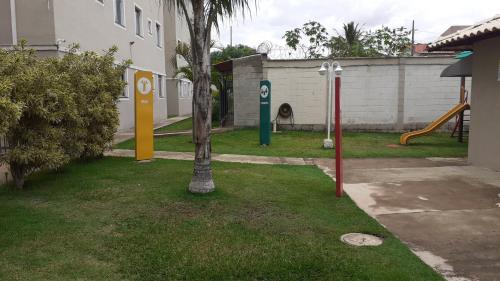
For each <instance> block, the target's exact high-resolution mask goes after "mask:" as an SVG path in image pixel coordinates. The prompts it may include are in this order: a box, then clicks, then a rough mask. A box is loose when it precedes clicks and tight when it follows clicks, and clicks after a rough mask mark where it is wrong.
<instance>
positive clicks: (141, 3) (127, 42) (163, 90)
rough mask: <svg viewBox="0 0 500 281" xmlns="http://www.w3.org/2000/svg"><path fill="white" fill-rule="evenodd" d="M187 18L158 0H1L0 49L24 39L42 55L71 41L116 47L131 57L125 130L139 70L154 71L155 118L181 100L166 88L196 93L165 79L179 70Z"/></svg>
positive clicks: (123, 102) (58, 51) (122, 106)
mask: <svg viewBox="0 0 500 281" xmlns="http://www.w3.org/2000/svg"><path fill="white" fill-rule="evenodd" d="M183 20H184V19H183V17H180V16H179V15H178V14H177V12H176V9H175V8H172V9H171V8H170V7H168V6H166V5H165V4H163V3H162V1H159V0H0V47H9V46H12V45H15V44H17V43H18V42H19V41H20V40H22V39H25V40H27V41H28V44H29V45H30V46H31V47H33V48H35V49H37V50H38V51H39V52H40V54H41V55H47V56H54V55H62V54H64V53H65V52H67V50H68V47H69V46H70V45H71V44H73V43H78V44H80V47H81V50H82V51H90V50H92V51H96V52H98V53H99V52H102V51H103V50H106V49H108V48H110V47H111V46H113V45H116V46H118V49H119V51H118V53H117V57H116V59H117V61H118V62H119V61H123V60H127V59H130V60H132V61H133V64H132V65H131V66H130V68H129V69H128V70H127V71H126V72H125V73H124V75H123V77H124V79H125V80H127V82H128V86H127V87H126V88H125V89H124V91H123V96H122V98H121V99H120V102H119V104H118V107H119V110H120V130H121V131H123V130H128V129H131V128H133V127H134V95H133V91H134V89H133V81H134V72H135V71H136V70H146V71H151V72H153V73H154V80H155V104H154V120H155V122H160V121H161V120H164V119H166V118H167V117H168V115H169V114H170V113H169V112H168V108H169V105H168V103H169V102H172V103H178V102H179V100H180V99H174V98H171V99H168V98H167V91H171V92H174V93H175V95H176V96H177V97H181V96H182V99H183V100H184V101H186V100H187V101H188V102H189V103H190V102H191V99H192V94H189V93H188V94H187V96H186V93H183V92H182V89H179V88H178V87H177V85H178V83H171V82H168V83H167V81H172V77H173V76H174V73H175V67H174V66H173V63H172V59H173V58H174V57H176V56H175V46H176V45H177V42H178V41H184V42H189V41H186V40H187V39H189V33H188V31H187V28H186V24H185V22H183ZM179 63H181V62H179ZM173 81H176V80H173ZM179 83H181V82H179ZM167 84H168V86H169V87H168V88H167ZM171 95H172V93H170V95H169V96H171ZM170 107H172V108H175V105H170ZM189 108H190V107H189ZM190 113H191V111H185V110H184V111H183V112H182V114H184V115H187V114H190ZM173 114H175V115H177V114H179V112H173Z"/></svg>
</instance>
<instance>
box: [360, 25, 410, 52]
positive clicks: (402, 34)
mask: <svg viewBox="0 0 500 281" xmlns="http://www.w3.org/2000/svg"><path fill="white" fill-rule="evenodd" d="M410 34H411V31H410V30H408V29H407V28H405V27H398V28H389V27H387V26H382V27H381V28H379V29H377V30H375V31H373V32H371V31H370V32H368V33H367V34H366V39H365V43H364V44H365V46H366V49H367V53H368V55H369V56H389V57H400V56H408V55H410V53H411V39H410Z"/></svg>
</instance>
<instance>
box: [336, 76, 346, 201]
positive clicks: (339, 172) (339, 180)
mask: <svg viewBox="0 0 500 281" xmlns="http://www.w3.org/2000/svg"><path fill="white" fill-rule="evenodd" d="M335 179H336V185H337V197H342V195H343V193H344V171H343V164H342V120H341V111H340V76H336V77H335Z"/></svg>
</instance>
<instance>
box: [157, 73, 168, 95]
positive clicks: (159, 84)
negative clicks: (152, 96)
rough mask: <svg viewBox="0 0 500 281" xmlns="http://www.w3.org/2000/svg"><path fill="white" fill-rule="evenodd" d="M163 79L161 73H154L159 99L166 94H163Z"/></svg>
mask: <svg viewBox="0 0 500 281" xmlns="http://www.w3.org/2000/svg"><path fill="white" fill-rule="evenodd" d="M164 80H165V79H163V75H161V74H156V84H157V86H156V88H157V89H158V98H160V99H164V98H166V97H167V95H166V94H165V85H164V84H163V81H164Z"/></svg>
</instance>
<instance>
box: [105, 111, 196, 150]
mask: <svg viewBox="0 0 500 281" xmlns="http://www.w3.org/2000/svg"><path fill="white" fill-rule="evenodd" d="M188 118H191V116H177V117H172V118H168V119H166V120H164V121H161V122H159V123H157V124H155V127H154V129H155V130H156V129H159V128H162V127H165V126H168V125H172V124H174V123H177V122H180V121H183V120H186V119H188ZM134 137H135V132H134V129H130V130H126V131H122V132H118V133H116V135H115V139H114V141H113V143H114V144H117V143H120V142H124V141H126V140H130V139H133V138H134Z"/></svg>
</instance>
